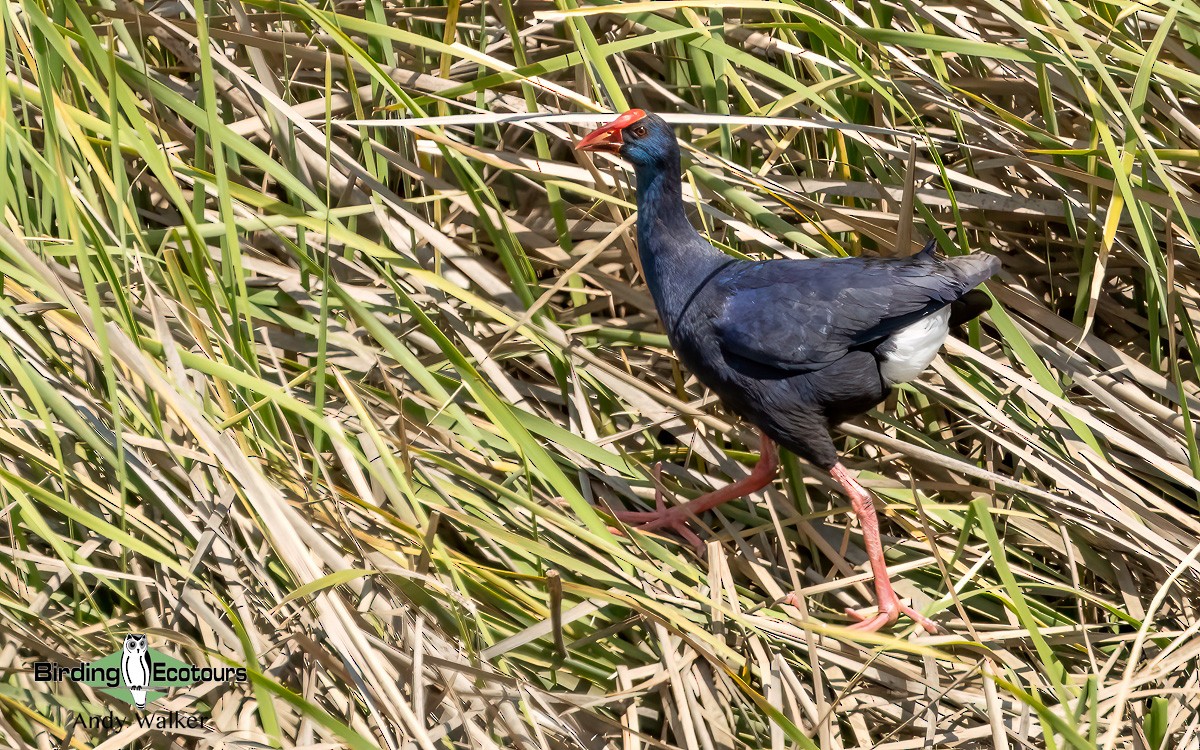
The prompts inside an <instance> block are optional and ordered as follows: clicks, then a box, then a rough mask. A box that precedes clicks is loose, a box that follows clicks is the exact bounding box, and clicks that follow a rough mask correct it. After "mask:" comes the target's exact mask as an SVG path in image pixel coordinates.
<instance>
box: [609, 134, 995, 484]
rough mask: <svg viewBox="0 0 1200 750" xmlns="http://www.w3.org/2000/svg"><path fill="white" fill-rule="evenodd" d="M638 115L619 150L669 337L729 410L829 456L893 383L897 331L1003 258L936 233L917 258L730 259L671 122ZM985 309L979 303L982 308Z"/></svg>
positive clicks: (795, 446)
mask: <svg viewBox="0 0 1200 750" xmlns="http://www.w3.org/2000/svg"><path fill="white" fill-rule="evenodd" d="M636 122H637V125H636V126H633V127H624V128H623V130H622V133H621V135H622V138H623V140H622V143H621V146H620V154H621V155H622V156H624V157H625V158H626V159H628V160H629V161H630V162H631V163H632V164H633V166H634V168H635V170H636V174H637V186H638V251H639V255H640V257H641V261H642V267H643V269H644V272H645V275H646V282H647V285H648V286H649V287H650V292H651V294H652V295H653V297H654V302H655V305H656V306H657V308H658V312H659V314H660V316H661V317H662V319H663V322H664V324H665V326H666V329H667V335H668V336H669V338H670V340H671V343H672V345H673V346H674V347H675V348H676V350H677V351H678V352H679V355H680V358H681V359H682V360H683V363H684V364H685V365H686V366H687V367H688V368H689V369H690V370H692V371H693V372H695V373H696V376H697V377H698V378H699V379H700V381H701V382H702V383H704V384H705V385H706V386H708V387H709V388H711V389H712V390H713V391H714V392H715V393H716V394H717V395H718V396H720V398H721V400H722V401H723V402H724V403H725V404H726V405H727V406H728V407H729V408H730V410H732V411H733V412H735V413H737V414H738V415H740V416H742V417H743V418H745V419H747V420H748V421H750V422H752V423H753V424H755V425H756V426H758V427H759V428H761V429H762V430H763V432H765V433H766V434H767V435H768V436H769V437H771V438H772V439H774V440H775V441H776V442H778V443H780V444H782V445H783V446H785V447H786V448H788V449H790V450H792V451H793V452H795V453H797V454H799V455H801V456H804V457H805V458H808V459H809V460H811V461H813V462H815V463H816V464H817V465H819V466H820V467H821V468H825V469H828V468H830V467H832V466H833V464H834V463H835V462H836V461H837V455H836V453H835V452H834V449H833V442H832V439H831V438H830V436H829V433H828V430H829V428H830V427H831V426H834V425H836V424H837V423H839V422H841V421H844V420H845V419H848V418H850V417H853V416H855V415H857V414H861V413H862V412H864V411H866V410H867V409H870V408H871V406H873V405H874V404H876V403H878V402H879V401H881V400H882V399H883V398H884V397H885V396H886V394H887V391H888V390H889V388H890V386H891V385H893V383H889V382H886V379H885V378H884V376H883V374H882V373H881V367H883V365H885V357H887V356H894V357H903V356H905V354H906V353H905V352H897V351H895V350H894V348H889V342H891V341H892V340H893V338H894V337H895V335H896V334H898V333H899V332H901V331H903V330H905V329H906V328H907V327H908V326H911V325H913V324H914V323H917V322H919V321H921V320H922V319H925V318H927V317H929V316H931V315H933V314H935V313H937V312H938V311H939V310H941V309H943V308H945V307H946V306H948V305H952V304H953V303H955V302H957V301H958V300H960V299H962V298H963V297H964V296H965V295H967V293H968V292H970V291H971V290H972V289H973V288H974V287H976V286H978V285H979V284H980V283H981V282H983V281H984V280H985V279H987V278H988V277H989V276H991V275H992V274H994V273H995V272H996V271H997V270H998V269H999V261H998V259H996V258H995V257H993V256H990V255H986V254H978V253H977V254H974V255H968V256H960V257H954V258H947V257H944V256H941V255H939V254H938V253H937V252H935V245H934V244H933V243H930V244H929V246H927V247H926V248H925V249H924V250H923V251H921V252H920V253H918V254H916V255H914V256H912V257H909V258H821V259H813V260H793V259H781V260H767V261H743V260H737V259H734V258H731V257H729V256H727V255H725V254H724V253H722V252H720V251H719V250H717V249H716V248H714V247H713V246H712V245H710V244H709V243H708V242H706V241H705V240H704V238H703V237H701V236H700V234H699V233H698V232H697V231H696V230H695V229H694V228H693V227H692V224H691V222H690V221H689V220H688V218H687V214H686V212H685V209H684V203H683V197H682V193H681V189H682V180H681V179H680V178H681V170H680V159H679V146H678V143H677V142H676V140H675V135H674V133H673V132H672V131H671V128H670V127H669V126H668V125H667V124H666V122H664V121H663V120H662V119H661V118H659V117H658V116H656V115H652V114H651V115H644V116H643V117H641V118H640V119H638V120H637V121H636ZM982 309H985V308H983V307H982V306H980V305H978V304H977V301H976V304H975V305H974V309H973V310H972V313H973V314H972V315H971V317H974V315H977V314H979V312H982ZM956 322H957V321H956ZM936 333H937V331H933V332H932V334H931V335H933V334H936ZM939 343H940V341H939V342H935V344H939ZM934 351H936V346H935V347H934ZM926 364H927V363H926ZM920 366H921V367H924V364H922V365H920Z"/></svg>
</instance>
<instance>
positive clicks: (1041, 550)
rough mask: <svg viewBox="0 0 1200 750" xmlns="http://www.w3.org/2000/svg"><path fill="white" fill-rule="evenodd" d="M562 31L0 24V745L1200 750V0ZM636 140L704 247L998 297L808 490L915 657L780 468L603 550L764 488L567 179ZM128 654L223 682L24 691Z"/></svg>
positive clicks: (801, 472)
mask: <svg viewBox="0 0 1200 750" xmlns="http://www.w3.org/2000/svg"><path fill="white" fill-rule="evenodd" d="M590 2H591V4H589V5H584V6H577V4H576V3H575V2H574V1H573V0H557V2H555V3H553V4H551V3H528V4H527V3H518V4H516V5H514V4H513V3H512V2H510V0H498V1H497V2H489V3H475V2H472V3H465V4H463V3H459V2H456V1H454V0H450V1H449V2H448V3H447V4H445V5H435V6H429V5H426V4H423V3H409V4H405V3H402V2H395V1H392V0H386V1H385V0H354V1H347V2H337V3H334V2H330V1H329V0H295V1H294V2H276V1H275V0H211V1H210V2H206V3H205V2H200V1H199V0H195V2H193V3H187V2H174V1H172V0H167V1H166V2H146V3H144V4H141V3H138V2H133V1H131V0H97V1H96V2H80V0H54V1H53V2H49V1H48V0H22V1H21V2H16V3H6V4H4V5H2V6H0V17H2V18H3V34H2V35H0V44H2V45H3V54H4V58H5V60H6V63H7V76H6V80H5V84H4V86H3V87H2V88H0V97H2V99H3V106H2V111H3V116H4V123H3V128H0V158H2V159H3V170H4V176H3V179H2V180H0V208H2V210H3V217H2V221H0V224H2V225H3V226H0V271H2V273H3V294H2V295H0V412H2V416H3V418H2V419H0V490H2V497H0V514H2V517H3V526H2V529H0V540H2V541H0V545H2V548H3V553H2V554H0V633H2V634H3V638H2V640H0V669H3V670H4V672H3V676H2V677H0V705H2V706H3V711H2V713H3V716H4V720H3V721H0V743H3V744H5V745H11V746H35V745H36V746H39V747H47V748H48V747H68V746H72V747H90V746H93V745H100V744H101V743H105V746H106V747H115V746H121V745H127V744H130V743H134V744H138V745H154V746H160V747H167V746H169V745H172V746H173V745H175V744H176V743H183V742H185V741H186V742H189V743H191V742H194V743H196V744H197V745H198V746H210V745H239V746H242V745H254V746H277V747H291V746H325V747H335V746H350V747H355V748H367V747H390V748H408V747H416V748H423V749H424V750H430V749H432V748H452V747H453V748H466V747H472V748H474V747H480V748H489V747H510V746H511V747H519V748H588V749H589V750H590V749H592V748H646V749H647V750H649V749H650V748H676V747H678V748H687V749H688V750H693V749H695V748H704V749H705V750H709V749H710V748H717V749H720V748H729V749H731V750H732V749H733V748H753V749H755V750H757V749H758V748H772V749H774V748H784V747H797V748H814V747H819V748H826V749H833V748H854V747H856V748H867V747H875V748H914V747H921V746H925V747H935V746H936V747H946V748H950V747H955V748H991V747H995V748H1013V749H1014V750H1015V749H1016V748H1029V747H1047V748H1105V749H1106V750H1109V749H1111V748H1155V749H1158V748H1177V747H1178V748H1183V747H1193V748H1194V747H1197V746H1198V745H1200V708H1198V706H1200V671H1198V670H1197V657H1198V655H1200V619H1198V617H1197V611H1196V601H1197V597H1196V593H1197V582H1198V580H1200V576H1198V573H1200V563H1198V560H1197V558H1198V557H1200V516H1198V514H1197V512H1196V509H1197V502H1198V499H1197V498H1198V497H1200V495H1198V490H1200V479H1198V477H1200V447H1198V445H1197V439H1196V434H1195V425H1194V422H1193V418H1192V416H1193V415H1194V414H1195V413H1196V412H1197V410H1198V409H1200V392H1198V390H1200V389H1198V388H1197V365H1196V363H1197V362H1198V361H1200V357H1198V354H1200V344H1198V342H1197V337H1196V331H1195V328H1194V320H1195V318H1196V315H1197V306H1198V305H1200V293H1198V287H1197V274H1198V272H1200V260H1198V259H1197V254H1196V248H1197V244H1198V242H1197V238H1198V235H1200V223H1198V222H1197V217H1200V197H1198V196H1197V194H1196V187H1197V186H1198V185H1200V175H1198V174H1197V172H1196V170H1195V165H1196V163H1197V161H1200V128H1198V126H1197V123H1200V73H1197V71H1198V70H1200V5H1197V4H1196V3H1195V2H1194V1H1193V0H1179V1H1178V2H1151V3H1142V4H1132V3H1116V2H1106V1H1105V0H1045V2H1033V1H1032V0H1022V1H1021V2H1019V3H1018V2H1016V0H973V1H972V2H966V3H955V4H931V3H923V2H910V1H909V0H872V1H871V2H869V3H841V2H832V1H830V2H826V1H825V0H812V2H807V1H806V0H801V2H787V1H785V0H779V1H777V0H740V1H739V0H725V1H724V2H719V3H718V2H711V0H695V1H687V2H655V3H648V2H645V3H614V2H611V0H590ZM629 106H639V107H643V108H646V109H652V110H654V111H658V112H661V113H664V114H668V115H670V116H671V117H673V122H675V123H678V124H680V125H681V126H683V127H681V130H680V133H681V135H682V136H684V138H683V143H684V144H685V146H686V151H685V159H686V160H687V161H688V170H687V182H688V185H687V188H688V190H689V192H690V195H691V196H692V197H693V198H694V199H695V201H696V203H697V205H698V206H699V209H700V210H699V211H698V212H697V221H699V222H702V223H703V227H704V230H705V231H706V232H707V234H708V235H709V236H710V237H711V238H712V240H713V241H714V242H715V243H718V244H719V245H720V246H722V247H724V248H726V249H727V250H728V251H729V252H730V253H734V254H745V255H750V256H756V257H772V256H782V255H788V256H796V257H799V256H815V255H838V254H859V253H867V254H889V253H907V252H911V249H915V248H916V247H918V246H919V244H920V243H921V241H922V240H923V239H924V238H926V237H929V236H934V237H937V238H938V239H939V243H940V246H941V248H942V250H943V251H944V252H947V253H959V252H966V251H967V250H968V249H970V250H985V251H988V252H992V253H996V254H997V255H999V256H1000V257H1001V258H1002V259H1003V261H1004V266H1005V270H1004V272H1003V273H1002V275H1001V276H1000V277H998V278H997V279H996V280H995V281H993V282H992V283H991V284H990V286H989V289H990V292H991V293H992V294H993V295H994V297H995V300H996V303H997V304H996V306H995V307H994V309H993V310H992V311H991V313H989V314H988V315H987V316H985V318H984V319H983V321H982V322H981V323H979V324H974V325H973V326H972V327H971V330H970V331H969V332H966V333H964V334H962V337H961V338H959V339H954V340H952V341H951V342H949V344H948V346H947V349H946V352H945V353H944V357H943V358H942V359H941V360H939V361H938V362H937V363H936V365H935V367H934V368H933V370H932V371H931V372H930V373H929V374H927V375H926V376H925V377H924V378H922V379H921V380H920V381H919V382H917V383H914V384H912V385H911V386H906V387H904V388H902V389H901V390H900V391H899V392H898V393H897V394H896V395H895V396H894V398H893V399H892V400H891V401H889V403H888V404H886V405H885V407H884V408H881V409H879V410H878V411H877V412H873V413H872V414H871V415H869V416H868V417H867V418H865V419H862V420H858V421H856V422H855V423H854V424H853V425H851V426H850V427H849V429H848V430H847V433H848V437H847V438H846V439H845V441H844V444H843V445H842V448H843V449H844V451H845V455H846V457H847V463H848V465H849V466H850V467H851V468H853V469H856V470H858V471H860V472H861V477H862V479H863V481H864V483H865V484H867V485H868V486H869V487H871V488H873V489H874V490H875V491H876V492H877V493H878V494H879V496H880V497H881V499H882V500H883V501H884V502H885V503H886V504H887V506H888V508H889V511H890V516H891V520H890V521H889V522H887V523H886V529H885V531H887V532H888V533H889V534H890V535H891V537H890V539H889V541H890V543H891V548H890V551H889V558H890V562H891V565H892V566H893V570H894V571H895V572H896V573H897V576H898V590H899V591H900V593H901V595H902V596H908V597H911V598H912V599H913V601H914V602H915V605H916V606H917V607H918V608H919V609H921V610H922V611H924V612H926V613H929V614H930V615H931V616H933V617H934V618H935V619H937V620H938V621H939V622H940V623H942V624H943V625H944V626H945V627H946V629H947V631H948V634H943V635H938V636H925V635H924V634H923V633H913V632H912V628H911V627H910V626H909V625H908V624H904V625H903V627H900V628H897V629H896V630H894V631H893V632H892V634H889V635H879V636H871V635H859V634H855V633H852V632H850V631H847V630H846V629H845V625H846V624H847V623H848V619H847V618H846V617H845V615H844V614H843V609H844V608H845V607H847V606H850V607H861V606H864V605H865V604H866V603H867V602H869V601H870V597H869V593H868V590H867V589H866V588H865V585H864V584H865V582H866V581H867V580H868V579H867V573H866V572H865V571H864V569H863V568H862V566H861V563H862V561H863V555H862V553H861V550H860V547H859V535H858V532H857V530H856V529H855V528H854V527H853V526H852V525H851V524H849V522H848V516H847V514H846V512H845V511H846V510H847V507H846V501H845V499H844V498H843V497H842V496H841V495H839V494H838V493H836V492H835V491H834V488H833V487H832V486H831V485H830V484H829V483H828V482H827V481H826V480H825V478H824V477H822V476H819V475H817V474H816V473H814V472H812V470H811V468H810V467H808V466H806V465H804V464H802V463H801V462H798V461H796V460H794V459H787V460H785V472H784V476H783V479H782V480H781V481H779V482H776V484H775V486H774V488H773V489H772V490H771V491H770V492H768V493H766V494H765V496H760V497H758V498H756V499H755V502H747V503H734V504H731V506H728V507H727V509H722V510H721V512H720V513H718V514H716V515H715V516H714V518H713V519H711V521H712V525H713V528H714V531H713V532H712V533H711V534H708V535H706V539H709V540H710V544H709V545H708V549H707V555H706V556H704V557H698V556H697V555H696V554H694V552H693V551H692V550H691V549H690V548H689V547H688V546H687V545H686V544H681V543H680V542H679V540H677V539H674V538H669V537H661V536H655V535H648V534H641V533H636V532H635V533H631V534H629V535H620V534H614V533H612V532H611V531H610V530H609V528H608V524H609V523H610V522H611V519H610V518H608V517H607V516H606V515H605V514H604V512H603V508H604V507H605V505H607V506H610V507H617V506H624V507H644V506H646V505H647V504H648V503H652V502H653V500H652V498H653V487H654V481H653V479H652V477H653V467H654V465H655V464H656V462H662V464H663V467H662V483H663V484H664V485H665V486H666V489H667V491H668V493H669V494H671V495H674V496H676V497H679V498H686V497H689V496H695V495H697V494H699V493H700V492H702V491H704V490H705V489H706V488H710V487H712V486H714V485H717V484H719V483H722V482H727V481H729V480H730V478H736V477H739V476H742V475H743V474H744V472H745V471H747V468H746V464H748V463H750V462H752V461H753V456H752V453H751V449H752V448H753V447H754V445H755V440H754V437H753V434H752V432H751V431H750V430H749V429H748V428H747V426H746V425H744V424H738V423H736V422H734V421H732V420H731V419H730V418H729V417H728V415H726V413H725V412H724V411H722V409H721V408H720V406H719V405H718V404H716V403H714V402H713V400H712V399H711V398H710V397H708V396H707V395H706V394H705V392H704V391H703V389H701V388H699V387H698V386H697V384H696V383H695V382H694V380H692V379H690V378H689V376H688V374H687V373H686V372H683V371H681V370H680V368H679V366H678V364H677V362H676V360H675V358H674V356H673V354H672V352H671V350H670V348H669V347H668V346H667V344H666V341H665V338H664V336H663V335H662V333H661V328H660V327H659V323H658V321H657V318H656V316H655V314H654V310H653V306H652V303H651V301H650V299H649V297H648V295H647V294H646V292H645V289H644V286H643V284H642V283H641V280H640V277H639V274H638V269H637V263H636V260H635V259H634V255H633V251H634V231H633V227H634V221H635V219H636V217H635V215H634V212H633V210H632V201H633V194H632V191H631V189H630V186H629V183H628V179H629V173H628V172H627V171H625V170H624V169H622V168H621V167H620V166H619V163H618V162H617V161H614V160H610V159H608V158H607V157H598V158H597V159H596V160H595V161H592V159H591V158H590V157H587V156H581V155H579V154H576V153H575V152H574V151H573V150H572V148H571V144H572V142H573V141H574V140H577V139H578V137H579V136H580V135H581V134H582V133H583V132H585V130H586V128H587V127H588V126H589V124H594V123H596V122H600V121H603V120H605V119H607V116H606V115H604V114H603V113H610V112H612V111H621V110H622V109H624V108H626V107H629ZM949 230H953V231H952V232H951V231H949ZM706 520H710V519H706ZM797 588H798V589H799V590H800V592H801V594H802V595H803V597H802V598H803V602H802V603H803V604H804V609H803V610H797V609H795V608H793V607H790V606H788V605H784V604H782V603H780V602H781V599H782V598H783V597H784V595H785V594H787V593H788V592H790V591H792V590H793V589H797ZM130 631H134V632H144V633H147V634H148V635H149V637H150V642H151V646H152V647H153V648H155V649H158V650H161V651H164V652H167V653H170V654H172V655H174V656H176V657H178V658H180V659H181V660H183V661H185V662H187V663H189V664H200V665H208V664H211V665H239V666H245V667H247V668H248V670H249V675H250V678H251V679H250V684H248V685H240V686H239V685H235V686H229V685H224V684H205V685H200V686H197V687H196V688H195V689H192V690H184V691H175V692H173V693H172V694H171V695H170V696H169V697H168V698H166V699H163V700H162V701H159V702H158V703H156V704H154V705H153V706H152V708H153V709H154V710H163V709H166V708H177V709H180V710H185V711H199V712H200V713H202V714H203V715H204V716H205V717H211V718H210V719H209V726H210V730H204V731H201V730H190V731H189V732H186V733H185V734H183V735H177V734H170V733H162V732H158V731H155V730H147V729H143V728H139V727H138V726H136V725H133V726H128V727H126V728H124V729H121V730H119V731H113V730H105V729H102V728H97V727H94V726H84V724H83V722H85V721H86V720H87V719H88V717H92V716H97V715H101V714H107V713H109V712H111V713H114V714H116V715H118V716H123V717H126V718H127V720H132V719H131V717H133V716H134V715H135V714H136V711H135V710H134V709H133V708H132V707H131V706H129V705H127V704H125V703H122V702H121V701H119V700H116V699H114V698H111V697H109V696H107V695H106V694H104V693H101V692H99V691H97V690H94V689H92V688H87V687H84V686H81V685H71V684H65V683H64V684H57V685H54V686H48V685H46V684H45V683H37V682H35V681H34V679H33V674H32V672H31V670H30V664H31V663H32V662H33V661H35V660H38V659H51V660H57V661H61V662H64V663H72V662H77V661H91V660H95V659H99V658H101V657H103V656H105V655H107V654H111V653H112V652H114V651H115V650H117V649H119V648H120V645H121V642H122V639H123V637H124V635H125V634H126V633H128V632H130ZM188 735H190V736H188ZM185 737H187V739H186V740H185Z"/></svg>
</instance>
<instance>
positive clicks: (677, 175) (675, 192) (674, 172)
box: [637, 160, 729, 328]
mask: <svg viewBox="0 0 1200 750" xmlns="http://www.w3.org/2000/svg"><path fill="white" fill-rule="evenodd" d="M637 184H638V192H637V198H638V222H637V234H638V255H639V256H640V257H641V260H642V271H643V272H644V273H645V274H646V284H647V286H649V287H650V293H651V295H653V297H654V303H655V305H657V306H658V312H659V314H660V315H661V316H662V317H663V319H664V321H665V322H666V323H667V326H668V328H670V327H672V325H673V322H674V321H673V318H675V317H676V316H677V315H678V314H679V313H681V312H682V308H683V307H684V306H685V305H686V304H687V300H689V299H690V298H691V297H692V295H693V292H695V291H696V289H697V288H698V287H699V286H700V285H701V284H703V283H704V282H705V280H706V279H708V278H709V277H710V276H711V275H712V272H713V271H714V270H715V269H716V268H717V267H718V266H720V264H721V263H722V262H724V261H727V260H729V258H728V257H727V256H726V255H725V254H724V253H722V252H721V251H719V250H717V249H716V248H714V247H713V246H712V245H710V244H708V242H706V241H705V240H704V238H703V237H701V236H700V233H699V232H697V231H696V230H695V228H694V227H692V224H691V222H690V221H688V217H687V213H686V212H685V211H684V207H683V181H682V179H681V170H680V166H679V163H678V161H677V160H676V161H674V162H673V164H668V165H667V166H662V167H655V168H642V169H638V170H637Z"/></svg>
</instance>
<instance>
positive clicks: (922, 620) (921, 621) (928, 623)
mask: <svg viewBox="0 0 1200 750" xmlns="http://www.w3.org/2000/svg"><path fill="white" fill-rule="evenodd" d="M900 611H901V612H903V613H904V614H906V615H908V616H909V617H911V618H912V619H913V622H915V623H916V624H918V625H920V626H921V627H922V628H924V629H925V632H926V633H929V634H930V635H933V634H935V633H937V632H938V630H939V628H938V625H937V623H936V622H934V621H933V620H930V619H929V618H928V617H926V616H925V615H923V614H921V613H920V612H918V611H917V610H915V609H913V608H912V607H909V606H906V605H904V604H901V605H900Z"/></svg>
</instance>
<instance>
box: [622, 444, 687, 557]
mask: <svg viewBox="0 0 1200 750" xmlns="http://www.w3.org/2000/svg"><path fill="white" fill-rule="evenodd" d="M661 474H662V464H655V465H654V485H655V489H654V506H655V507H654V510H649V511H639V510H616V511H611V512H612V515H613V518H615V519H617V520H618V521H620V522H621V523H624V524H628V525H630V526H633V527H634V528H636V529H638V530H639V531H673V532H675V533H676V534H678V535H679V536H681V537H683V540H684V541H686V542H687V543H688V544H690V545H692V546H693V547H695V548H696V551H697V552H703V551H704V540H703V539H701V538H700V537H699V536H697V535H696V532H694V531H692V529H691V527H690V526H689V525H688V521H690V520H691V513H689V512H688V511H687V509H686V506H683V505H677V506H675V507H673V508H668V507H667V503H666V501H665V500H663V493H662V484H661V483H660V482H659V477H660V476H661Z"/></svg>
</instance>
